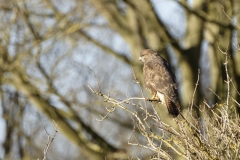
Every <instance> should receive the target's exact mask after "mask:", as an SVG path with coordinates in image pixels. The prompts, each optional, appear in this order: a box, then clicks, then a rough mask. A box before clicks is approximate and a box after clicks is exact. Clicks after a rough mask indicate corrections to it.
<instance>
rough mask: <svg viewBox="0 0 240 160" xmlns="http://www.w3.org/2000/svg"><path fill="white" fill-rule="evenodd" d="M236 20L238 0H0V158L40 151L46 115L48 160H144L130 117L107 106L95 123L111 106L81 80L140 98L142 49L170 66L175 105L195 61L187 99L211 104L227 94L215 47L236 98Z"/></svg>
mask: <svg viewBox="0 0 240 160" xmlns="http://www.w3.org/2000/svg"><path fill="white" fill-rule="evenodd" d="M239 25H240V3H239V1H238V0H231V1H225V0H189V1H184V0H179V1H175V0H172V1H170V0H68V1H65V0H34V1H32V0H0V96H1V98H0V102H1V108H0V115H1V116H0V117H1V118H0V131H1V132H0V159H6V160H13V159H14V160H20V159H24V160H30V159H42V158H43V151H44V148H45V147H46V144H47V142H48V135H47V134H46V131H45V129H44V127H45V128H46V130H47V131H48V133H49V134H50V135H53V134H54V129H55V126H54V123H53V121H52V120H54V121H55V122H56V123H57V124H58V133H57V135H56V137H55V139H54V141H53V142H52V143H51V146H50V148H49V150H48V154H47V158H48V159H54V160H56V159H59V160H60V159H61V160H64V159H66V160H69V159H71V160H75V159H76V160H77V159H89V160H95V159H97V160H98V159H99V160H101V159H136V158H137V157H138V158H140V159H149V157H150V156H151V155H152V152H151V151H149V150H147V149H144V148H143V147H140V146H132V145H129V144H128V138H129V137H130V135H131V133H132V129H133V126H134V121H133V120H132V117H131V116H130V115H128V114H126V113H125V112H124V111H123V110H121V109H116V110H115V111H114V112H113V113H111V114H110V115H109V116H108V117H107V118H105V119H104V120H103V121H101V116H104V115H106V113H107V110H106V107H111V106H110V105H109V104H106V103H105V102H104V99H103V98H102V97H98V96H96V95H94V94H93V93H92V92H91V91H90V90H89V88H88V85H90V86H91V87H92V88H94V89H96V90H97V89H98V86H97V81H98V84H99V87H100V89H101V91H102V92H103V93H105V94H106V95H109V96H111V97H114V98H116V99H127V98H130V97H142V93H141V87H140V86H141V85H142V64H141V63H140V62H139V61H138V57H139V54H140V51H141V50H143V49H146V48H151V49H153V50H155V51H157V52H158V53H159V54H160V55H162V56H163V57H164V58H165V59H166V60H167V61H169V62H170V63H171V65H172V66H173V68H174V70H175V73H176V77H177V82H178V84H179V97H180V101H181V105H182V106H183V107H182V108H183V109H184V108H187V107H188V106H189V104H190V103H191V99H192V95H193V92H194V88H195V83H196V81H197V78H198V69H200V70H201V74H200V79H199V84H200V85H199V86H198V89H197V90H196V93H195V101H194V103H195V104H197V105H201V104H202V103H203V101H206V102H207V103H208V104H209V105H210V106H211V105H213V104H216V103H221V102H222V101H224V100H225V99H226V97H227V94H226V93H227V85H226V83H225V81H224V80H226V72H225V66H224V62H225V58H226V56H225V55H224V54H223V53H222V52H221V51H220V50H222V51H223V52H225V51H227V53H228V55H229V56H228V73H229V74H230V77H231V80H232V82H233V83H234V84H235V85H234V86H232V85H231V88H233V89H232V90H231V93H230V94H231V96H232V97H234V99H236V100H237V101H239V99H240V97H239V95H238V94H237V91H240V83H239V82H240V54H239V49H240V47H239V46H238V42H239V38H240V36H239V30H240V26H239ZM94 74H95V76H94ZM135 76H136V79H137V80H138V81H139V82H140V86H139V85H138V84H137V83H136V81H135V80H136V79H135ZM96 79H97V81H96ZM143 94H144V96H145V97H150V96H151V95H150V94H149V93H148V92H147V91H145V90H144V89H143ZM215 94H216V95H218V96H219V97H220V98H221V99H219V98H218V96H216V95H215ZM140 103H142V102H140ZM194 107H195V105H193V108H194ZM156 108H157V107H156ZM232 108H233V109H236V112H237V113H238V114H239V113H240V109H239V107H237V108H234V107H232ZM132 110H134V111H136V112H138V111H139V110H138V108H132ZM158 110H159V114H161V116H162V117H163V119H164V120H165V121H166V122H170V121H172V118H171V117H170V116H169V115H168V113H167V111H166V109H165V108H163V107H162V108H160V109H159V107H158ZM139 112H140V111H139ZM99 115H101V116H99ZM196 115H197V116H199V117H201V113H198V110H196ZM106 157H111V158H106ZM120 157H121V158H120ZM175 158H177V157H175Z"/></svg>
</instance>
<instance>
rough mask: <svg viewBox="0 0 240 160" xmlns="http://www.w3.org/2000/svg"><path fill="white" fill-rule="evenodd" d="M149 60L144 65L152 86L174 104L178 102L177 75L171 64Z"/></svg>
mask: <svg viewBox="0 0 240 160" xmlns="http://www.w3.org/2000/svg"><path fill="white" fill-rule="evenodd" d="M167 65H168V66H166V64H164V63H163V64H162V63H159V62H158V61H157V60H156V61H149V62H147V63H146V64H145V65H144V68H145V74H146V76H147V77H146V78H147V79H148V83H150V84H151V85H152V87H153V88H154V89H155V90H156V91H157V92H160V93H162V94H164V95H165V96H167V97H168V98H169V99H170V100H171V101H172V102H173V103H174V104H176V105H177V104H178V105H179V103H178V95H177V83H176V78H175V75H174V73H173V71H172V69H171V66H170V65H169V64H167Z"/></svg>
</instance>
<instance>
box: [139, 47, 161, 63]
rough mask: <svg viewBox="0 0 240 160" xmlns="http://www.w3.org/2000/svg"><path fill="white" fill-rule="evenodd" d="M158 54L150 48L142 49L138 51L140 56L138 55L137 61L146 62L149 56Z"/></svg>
mask: <svg viewBox="0 0 240 160" xmlns="http://www.w3.org/2000/svg"><path fill="white" fill-rule="evenodd" d="M155 56H158V54H157V52H155V51H153V50H151V49H144V50H143V51H142V52H141V53H140V57H139V61H142V62H147V61H149V60H150V59H151V58H153V57H155Z"/></svg>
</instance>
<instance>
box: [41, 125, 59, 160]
mask: <svg viewBox="0 0 240 160" xmlns="http://www.w3.org/2000/svg"><path fill="white" fill-rule="evenodd" d="M53 123H54V125H55V133H54V135H53V136H51V135H50V134H49V133H48V131H47V130H46V128H45V127H44V130H45V132H46V134H47V135H48V142H47V144H46V147H45V149H44V156H43V160H46V159H47V153H48V149H49V147H50V145H51V144H52V142H53V140H54V138H55V137H56V134H57V132H58V130H57V127H58V124H57V123H56V122H55V121H54V120H53Z"/></svg>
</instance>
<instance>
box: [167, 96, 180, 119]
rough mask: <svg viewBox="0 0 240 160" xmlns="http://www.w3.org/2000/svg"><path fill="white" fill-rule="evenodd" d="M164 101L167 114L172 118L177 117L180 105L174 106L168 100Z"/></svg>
mask: <svg viewBox="0 0 240 160" xmlns="http://www.w3.org/2000/svg"><path fill="white" fill-rule="evenodd" d="M165 99H166V100H165V101H166V106H167V109H168V113H169V114H170V115H172V116H173V117H177V116H178V115H179V108H180V107H179V106H180V105H178V106H177V105H176V104H174V103H173V102H172V101H171V100H170V99H168V98H167V97H166V98H165Z"/></svg>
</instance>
